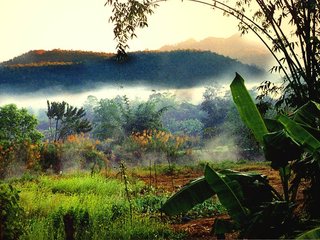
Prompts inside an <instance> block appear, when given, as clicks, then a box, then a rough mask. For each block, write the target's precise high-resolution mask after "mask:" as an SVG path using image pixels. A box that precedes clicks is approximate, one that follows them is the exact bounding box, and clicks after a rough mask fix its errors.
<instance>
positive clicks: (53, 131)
mask: <svg viewBox="0 0 320 240" xmlns="http://www.w3.org/2000/svg"><path fill="white" fill-rule="evenodd" d="M47 106H48V110H47V112H46V113H47V116H48V118H49V133H50V139H51V140H53V141H58V140H64V139H66V137H67V136H69V135H72V134H80V133H86V132H90V131H91V130H92V126H91V123H90V122H89V121H88V120H87V119H85V118H84V117H85V115H86V112H85V110H84V109H83V108H79V109H78V108H77V107H73V106H71V105H69V104H68V103H66V102H64V101H63V102H51V103H50V102H49V101H47ZM52 121H54V123H53V122H52ZM53 124H54V127H53Z"/></svg>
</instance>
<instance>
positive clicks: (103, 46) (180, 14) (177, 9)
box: [0, 0, 237, 62]
mask: <svg viewBox="0 0 320 240" xmlns="http://www.w3.org/2000/svg"><path fill="white" fill-rule="evenodd" d="M105 1H106V0H90V1H89V0H54V1H53V0H28V1H25V0H0V34H1V40H0V62H2V61H6V60H9V59H12V58H13V57H16V56H19V55H21V54H23V53H25V52H28V51H29V50H35V49H44V50H51V49H58V48H59V49H67V50H87V51H98V52H115V46H116V42H115V41H114V40H113V38H114V36H113V32H112V28H113V26H112V24H111V23H109V21H108V19H109V17H110V14H111V8H110V7H104V3H105ZM148 21H149V27H148V28H145V29H142V30H139V31H137V35H138V38H137V39H134V40H133V41H130V42H129V45H130V51H137V50H146V49H149V50H155V49H158V48H160V47H162V46H163V45H166V44H175V43H178V42H181V41H184V40H187V39H190V38H193V39H195V40H201V39H204V38H206V37H210V36H212V37H230V36H231V35H233V34H235V33H237V26H236V21H235V20H234V19H232V18H231V17H225V16H222V14H221V12H219V11H218V10H215V11H214V10H212V9H211V8H210V7H208V6H204V5H201V4H197V3H191V2H182V1H181V0H171V1H167V2H163V3H160V5H159V7H158V8H157V9H156V10H155V13H154V15H152V16H151V17H149V20H148Z"/></svg>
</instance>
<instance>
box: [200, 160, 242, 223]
mask: <svg viewBox="0 0 320 240" xmlns="http://www.w3.org/2000/svg"><path fill="white" fill-rule="evenodd" d="M204 176H205V179H206V180H207V182H208V183H209V185H210V187H211V188H212V189H213V191H214V192H215V193H216V194H217V195H218V198H219V200H220V202H221V203H222V205H223V206H224V207H225V208H226V209H227V210H228V213H229V215H230V216H231V217H232V219H233V220H234V221H235V222H236V223H238V224H243V223H244V222H245V221H246V217H247V209H246V208H245V207H244V206H243V205H242V202H243V200H244V197H243V193H242V190H241V186H240V184H239V183H238V181H236V180H231V179H230V178H229V177H228V176H227V175H224V174H219V173H217V172H216V171H214V170H213V169H212V168H210V167H209V166H208V165H207V166H206V168H205V172H204Z"/></svg>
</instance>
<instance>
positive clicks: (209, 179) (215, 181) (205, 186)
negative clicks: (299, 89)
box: [162, 74, 320, 238]
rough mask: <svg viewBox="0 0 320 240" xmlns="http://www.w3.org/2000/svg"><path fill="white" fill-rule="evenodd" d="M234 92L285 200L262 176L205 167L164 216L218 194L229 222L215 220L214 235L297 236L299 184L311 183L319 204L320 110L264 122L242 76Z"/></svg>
mask: <svg viewBox="0 0 320 240" xmlns="http://www.w3.org/2000/svg"><path fill="white" fill-rule="evenodd" d="M230 88H231V92H232V96H233V99H234V102H235V104H236V107H237V109H238V112H239V114H240V117H241V119H242V120H243V122H244V123H245V124H246V125H247V127H248V128H249V129H251V130H252V132H253V134H254V136H255V138H256V140H257V141H258V142H259V143H260V145H261V146H262V148H263V150H264V153H265V158H266V160H267V161H270V162H271V166H272V167H273V168H274V169H278V170H279V174H280V177H281V181H282V186H283V196H282V195H280V194H279V193H278V192H277V191H275V190H274V189H273V188H272V187H271V186H270V185H269V183H268V181H267V179H266V178H265V177H264V176H262V175H259V174H249V173H241V172H235V171H231V170H224V171H220V172H216V171H214V170H213V169H211V168H210V167H209V166H206V168H205V172H204V177H203V178H200V179H198V180H196V181H194V182H192V183H190V184H189V185H187V186H185V187H184V188H182V189H181V190H180V191H179V192H178V193H176V194H175V195H173V196H172V197H171V198H169V199H168V200H167V202H166V203H165V204H164V205H163V207H162V211H163V212H165V213H166V214H168V215H175V214H178V213H182V212H186V211H188V210H189V209H191V208H192V207H193V206H194V205H195V204H197V203H201V202H203V201H204V200H205V199H207V198H209V197H210V196H213V195H217V196H218V198H219V200H220V202H221V203H222V204H223V205H224V207H225V208H226V209H227V211H228V213H229V215H230V217H231V220H230V221H225V220H216V221H215V224H214V229H213V230H214V232H215V233H216V234H218V235H220V234H224V233H226V232H228V231H233V230H240V236H241V237H245V238H278V237H280V236H282V235H284V234H286V233H288V232H290V231H291V232H294V230H295V229H294V227H293V225H292V224H293V222H294V218H293V214H292V213H293V208H294V206H295V204H294V203H295V198H296V195H297V190H298V187H299V185H300V182H301V179H303V178H304V179H310V181H311V187H310V189H311V191H310V192H311V199H313V201H314V200H316V202H317V200H320V192H319V191H318V189H319V184H320V154H319V153H320V151H319V149H320V141H319V140H320V130H319V129H320V105H319V104H318V103H315V102H309V103H307V104H305V105H304V106H302V107H301V108H299V109H297V110H296V111H295V112H294V113H293V114H291V115H283V114H282V115H279V116H278V117H277V118H275V119H263V118H262V116H261V115H260V113H259V111H258V109H257V107H256V105H255V104H254V101H253V100H252V98H251V97H250V95H249V92H248V90H247V89H246V87H245V85H244V80H243V78H242V77H241V76H240V75H239V74H236V77H235V79H234V80H233V82H232V84H231V85H230ZM290 180H291V181H290ZM199 193H201V195H199ZM312 194H313V195H312ZM318 211H319V210H318ZM319 216H320V213H319Z"/></svg>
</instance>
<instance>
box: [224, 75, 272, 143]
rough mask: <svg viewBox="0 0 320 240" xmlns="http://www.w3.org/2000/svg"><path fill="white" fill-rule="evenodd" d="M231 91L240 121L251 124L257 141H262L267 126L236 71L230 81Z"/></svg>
mask: <svg viewBox="0 0 320 240" xmlns="http://www.w3.org/2000/svg"><path fill="white" fill-rule="evenodd" d="M230 88H231V92H232V96H233V101H234V103H235V104H236V107H237V109H238V111H239V114H240V117H241V119H242V121H243V122H244V123H245V124H246V125H247V126H251V130H252V132H253V134H254V136H255V138H256V139H257V141H258V142H260V143H262V140H263V135H264V134H266V133H267V132H268V130H267V127H266V125H265V123H264V121H263V119H262V117H261V115H260V113H259V111H258V109H257V107H256V105H255V104H254V103H253V100H252V98H251V96H250V94H249V93H248V91H247V89H246V88H245V86H244V80H243V78H242V77H241V76H240V75H239V74H238V73H237V74H236V77H235V79H234V80H233V81H232V83H231V85H230Z"/></svg>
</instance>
